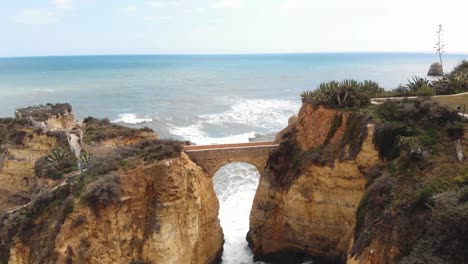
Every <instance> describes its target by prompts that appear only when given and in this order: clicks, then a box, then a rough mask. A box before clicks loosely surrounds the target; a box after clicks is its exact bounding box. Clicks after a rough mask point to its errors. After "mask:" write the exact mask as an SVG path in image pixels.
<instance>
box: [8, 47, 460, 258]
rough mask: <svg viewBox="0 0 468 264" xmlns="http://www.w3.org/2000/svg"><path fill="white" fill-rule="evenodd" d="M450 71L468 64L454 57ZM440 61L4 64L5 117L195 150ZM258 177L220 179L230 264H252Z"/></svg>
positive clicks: (419, 57)
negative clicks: (27, 116) (63, 117)
mask: <svg viewBox="0 0 468 264" xmlns="http://www.w3.org/2000/svg"><path fill="white" fill-rule="evenodd" d="M444 59H445V60H444V66H445V70H446V71H449V70H451V69H452V68H453V67H454V66H455V65H457V63H459V62H460V61H461V60H462V59H468V55H466V54H465V55H463V54H458V55H457V54H448V55H445V57H444ZM434 61H437V57H436V56H435V55H434V54H411V53H326V54H277V55H271V54H265V55H157V56H156V55H155V56H75V57H73V56H71V57H34V58H0V116H2V117H4V116H13V114H14V110H15V109H16V108H20V107H26V106H30V105H35V104H43V103H58V102H68V103H70V104H71V105H72V106H73V109H74V113H75V115H76V117H77V119H81V118H84V117H86V116H94V117H101V118H102V117H108V118H109V119H110V120H112V121H113V122H116V123H119V124H124V125H127V126H130V127H142V126H148V127H151V128H153V129H154V130H155V131H156V132H157V133H158V134H159V135H160V137H162V138H178V139H185V140H190V141H192V142H194V143H196V144H212V143H229V142H248V141H249V140H252V139H255V140H268V139H271V138H273V137H274V135H275V134H276V133H277V132H278V131H279V130H281V129H282V128H284V127H285V126H286V125H287V120H288V118H289V117H290V116H291V115H294V114H296V113H297V111H298V110H299V108H300V105H301V102H300V94H301V93H302V92H303V91H305V90H309V89H314V88H315V87H316V86H317V85H318V84H319V83H320V82H324V81H330V80H341V79H344V78H355V79H358V80H365V79H370V80H374V81H377V82H379V83H380V85H381V86H382V87H384V88H386V89H392V88H395V87H397V86H398V85H399V84H405V83H406V82H407V80H408V79H409V78H411V77H412V76H415V75H416V76H425V75H426V73H427V70H428V69H429V66H430V64H431V63H432V62H434ZM258 177H259V176H258V171H256V169H255V168H254V167H253V166H251V165H247V164H242V163H235V164H229V165H226V166H224V167H223V168H221V169H220V170H219V171H218V172H217V174H216V176H215V177H214V184H215V190H216V193H217V195H218V198H219V200H220V214H219V217H220V221H221V224H222V227H223V230H224V234H225V240H226V243H225V248H224V253H223V263H225V264H227V263H252V253H251V252H250V250H249V249H248V247H247V242H246V241H245V235H246V233H247V231H248V225H249V211H250V208H251V205H252V201H253V197H254V194H255V190H256V188H257V185H258Z"/></svg>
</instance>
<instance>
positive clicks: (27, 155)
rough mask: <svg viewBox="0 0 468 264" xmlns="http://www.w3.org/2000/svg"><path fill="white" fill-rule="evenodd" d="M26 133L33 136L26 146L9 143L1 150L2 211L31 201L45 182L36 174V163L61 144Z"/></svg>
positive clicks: (46, 136)
mask: <svg viewBox="0 0 468 264" xmlns="http://www.w3.org/2000/svg"><path fill="white" fill-rule="evenodd" d="M22 131H23V132H24V131H27V132H28V134H29V136H28V137H25V138H23V140H22V144H20V145H15V144H5V145H3V146H2V147H3V149H2V148H0V153H2V154H0V182H1V183H2V184H1V185H0V210H8V209H11V208H14V207H16V206H20V205H22V204H25V203H27V202H29V200H30V196H31V194H32V193H33V192H34V191H35V190H34V189H35V188H36V187H37V186H38V184H39V182H40V181H41V180H40V179H37V178H36V177H35V175H34V164H35V162H36V161H37V160H38V159H40V158H41V157H43V156H46V155H47V154H49V153H50V151H51V150H52V149H53V148H55V147H56V146H57V145H58V143H57V139H56V138H55V137H54V136H50V135H46V134H41V135H38V134H35V133H33V131H32V129H28V128H25V129H23V130H22Z"/></svg>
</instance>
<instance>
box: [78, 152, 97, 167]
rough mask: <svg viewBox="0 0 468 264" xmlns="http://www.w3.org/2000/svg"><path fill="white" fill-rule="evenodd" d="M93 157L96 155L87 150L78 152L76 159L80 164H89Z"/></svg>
mask: <svg viewBox="0 0 468 264" xmlns="http://www.w3.org/2000/svg"><path fill="white" fill-rule="evenodd" d="M95 159H96V156H95V155H94V154H93V153H91V152H88V151H82V152H81V153H80V157H79V158H78V160H79V161H80V162H81V163H82V164H89V163H91V162H93V161H94V160H95Z"/></svg>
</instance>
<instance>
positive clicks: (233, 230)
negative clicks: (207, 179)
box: [213, 163, 262, 264]
mask: <svg viewBox="0 0 468 264" xmlns="http://www.w3.org/2000/svg"><path fill="white" fill-rule="evenodd" d="M259 177H260V176H259V173H258V171H257V169H256V168H255V167H254V166H252V165H248V164H246V163H232V164H228V165H226V166H224V167H222V168H221V169H220V170H219V171H218V172H217V173H216V174H215V176H214V177H213V183H214V188H215V192H216V195H217V196H218V199H219V204H220V207H219V219H220V222H221V227H222V228H223V233H224V240H225V241H224V249H223V255H222V261H223V262H222V263H223V264H249V263H254V262H253V254H252V251H251V250H250V249H249V247H248V244H247V241H246V239H245V236H246V234H247V232H248V231H249V215H250V209H251V207H252V202H253V199H254V196H255V191H256V190H257V186H258V180H259ZM257 263H262V262H257Z"/></svg>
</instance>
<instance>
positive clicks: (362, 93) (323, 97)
mask: <svg viewBox="0 0 468 264" xmlns="http://www.w3.org/2000/svg"><path fill="white" fill-rule="evenodd" d="M382 91H383V89H382V88H380V87H379V85H378V84H377V83H376V82H373V81H364V82H359V81H356V80H352V79H345V80H343V81H341V82H336V81H331V82H327V83H321V84H319V86H318V87H317V89H316V90H314V91H306V92H304V93H302V95H301V97H302V101H303V102H307V103H311V104H314V105H326V106H330V107H338V108H347V107H360V106H363V105H366V104H369V103H370V101H369V98H370V97H373V96H375V95H377V94H379V93H381V92H382Z"/></svg>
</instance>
